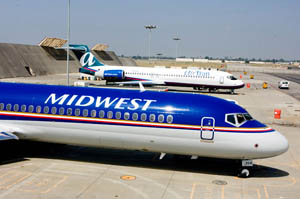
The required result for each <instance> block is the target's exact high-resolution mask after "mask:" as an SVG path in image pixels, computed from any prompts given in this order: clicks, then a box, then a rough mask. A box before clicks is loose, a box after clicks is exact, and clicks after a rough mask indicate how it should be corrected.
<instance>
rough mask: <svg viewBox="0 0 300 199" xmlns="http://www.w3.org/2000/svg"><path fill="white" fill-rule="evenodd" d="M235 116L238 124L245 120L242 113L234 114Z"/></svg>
mask: <svg viewBox="0 0 300 199" xmlns="http://www.w3.org/2000/svg"><path fill="white" fill-rule="evenodd" d="M236 118H237V121H238V123H239V124H242V123H243V122H244V121H245V118H244V116H243V114H236Z"/></svg>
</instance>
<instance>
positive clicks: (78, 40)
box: [0, 0, 300, 60]
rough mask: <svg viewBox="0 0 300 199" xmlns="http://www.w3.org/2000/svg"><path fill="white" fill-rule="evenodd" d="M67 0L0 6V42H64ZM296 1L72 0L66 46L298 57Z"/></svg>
mask: <svg viewBox="0 0 300 199" xmlns="http://www.w3.org/2000/svg"><path fill="white" fill-rule="evenodd" d="M67 7H68V0H0V42H1V43H18V44H33V45H36V44H38V43H39V42H40V41H41V40H42V39H43V38H44V37H46V36H47V37H58V38H62V39H66V38H67ZM299 21H300V1H299V0H185V1H184V0H181V1H180V0H110V1H103V0H84V1H83V0H71V33H70V34H71V37H70V43H73V44H87V45H88V46H89V47H93V46H94V45H95V44H98V43H103V44H108V45H109V48H108V50H112V51H115V52H116V53H117V54H118V55H125V56H134V55H140V56H148V38H149V31H148V30H146V29H145V28H144V26H145V25H156V26H157V28H156V29H154V30H153V31H152V33H151V55H156V54H158V53H162V54H163V56H172V57H175V56H176V41H174V40H173V38H174V37H179V38H180V39H181V40H180V41H179V42H178V55H179V56H186V57H205V56H210V57H220V58H224V57H232V58H238V57H243V58H249V59H252V58H256V59H258V58H261V59H273V58H274V59H280V58H283V59H285V60H293V59H300V23H299Z"/></svg>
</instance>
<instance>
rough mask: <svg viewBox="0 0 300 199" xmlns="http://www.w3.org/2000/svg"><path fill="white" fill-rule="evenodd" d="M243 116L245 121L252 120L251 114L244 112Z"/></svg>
mask: <svg viewBox="0 0 300 199" xmlns="http://www.w3.org/2000/svg"><path fill="white" fill-rule="evenodd" d="M244 117H245V119H246V120H247V121H249V120H253V118H252V116H251V115H250V114H249V113H245V114H244Z"/></svg>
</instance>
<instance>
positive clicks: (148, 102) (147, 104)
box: [142, 99, 156, 111]
mask: <svg viewBox="0 0 300 199" xmlns="http://www.w3.org/2000/svg"><path fill="white" fill-rule="evenodd" d="M144 101H146V103H145V104H144V106H143V108H142V110H143V111H146V110H147V109H148V107H149V106H150V104H151V103H152V102H156V100H146V99H144Z"/></svg>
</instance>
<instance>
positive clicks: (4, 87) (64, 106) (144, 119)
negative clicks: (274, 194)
mask: <svg viewBox="0 0 300 199" xmlns="http://www.w3.org/2000/svg"><path fill="white" fill-rule="evenodd" d="M0 89H1V94H0V132H1V133H0V140H7V139H20V140H34V141H43V142H51V143H63V144H71V145H82V146H91V147H107V148H119V149H129V150H143V151H151V152H159V153H161V156H160V158H163V157H164V155H165V154H167V153H169V154H179V155H190V156H192V157H193V158H195V157H198V156H202V157H213V158H227V159H236V160H240V162H241V167H240V169H239V175H240V176H243V177H248V176H249V175H250V170H251V166H252V165H253V163H252V159H258V158H268V157H273V156H277V155H280V154H282V153H284V152H285V151H287V150H288V141H287V139H286V138H285V137H284V136H283V135H281V134H280V133H279V132H278V131H276V130H274V129H272V128H270V127H268V126H266V125H264V124H262V123H260V122H259V121H257V120H255V119H253V118H252V117H251V116H250V115H249V113H248V112H247V111H246V110H245V109H244V108H242V107H241V106H239V105H237V104H235V103H233V102H230V101H227V100H224V99H220V98H216V97H212V96H207V95H199V94H188V93H167V92H158V91H139V90H124V89H110V88H89V87H67V86H50V85H37V84H20V83H0Z"/></svg>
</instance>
